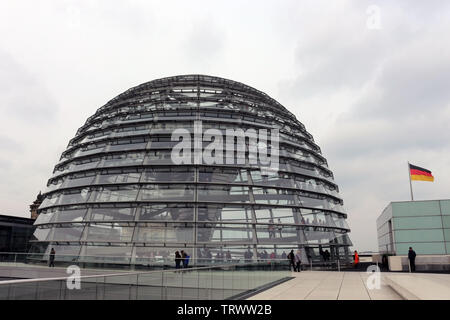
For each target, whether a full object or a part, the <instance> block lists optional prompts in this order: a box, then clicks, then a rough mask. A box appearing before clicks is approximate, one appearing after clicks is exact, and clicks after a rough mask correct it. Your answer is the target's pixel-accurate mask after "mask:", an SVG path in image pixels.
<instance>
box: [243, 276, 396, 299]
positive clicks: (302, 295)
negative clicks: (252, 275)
mask: <svg viewBox="0 0 450 320" xmlns="http://www.w3.org/2000/svg"><path fill="white" fill-rule="evenodd" d="M292 276H293V277H295V278H294V279H292V280H289V281H286V282H284V283H282V284H280V285H278V286H275V287H273V288H271V289H269V290H266V291H264V292H261V293H259V294H257V295H254V296H252V297H251V298H249V300H401V299H402V297H401V296H400V295H398V294H397V293H396V292H395V291H394V290H393V289H392V288H391V287H390V286H389V285H388V284H387V283H386V281H385V280H386V279H384V277H383V274H382V277H381V281H380V288H379V289H373V290H370V289H369V288H368V287H367V283H366V280H367V278H368V277H369V274H367V273H365V272H333V271H302V272H293V273H292Z"/></svg>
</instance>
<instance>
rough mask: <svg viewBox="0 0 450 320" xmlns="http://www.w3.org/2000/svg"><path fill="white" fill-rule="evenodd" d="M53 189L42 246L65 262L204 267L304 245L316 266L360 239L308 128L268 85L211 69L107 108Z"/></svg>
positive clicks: (147, 86) (46, 203) (91, 122)
mask: <svg viewBox="0 0 450 320" xmlns="http://www.w3.org/2000/svg"><path fill="white" fill-rule="evenodd" d="M230 132H231V133H233V135H234V136H232V138H230V139H229V137H230ZM242 132H244V138H243V139H240V137H238V134H239V133H242ZM269 132H270V136H269ZM264 133H266V134H267V135H266V137H267V139H264V138H263V134H264ZM199 134H200V140H199V139H198V135H199ZM221 134H222V135H223V138H221V137H220V135H221ZM180 145H181V148H180ZM212 145H213V146H212ZM186 146H187V147H186ZM218 146H220V148H223V149H224V150H223V151H222V149H220V148H219V147H218ZM225 149H226V150H225ZM174 150H175V151H176V152H174ZM230 150H231V151H230ZM262 151H265V153H266V154H265V155H266V156H267V157H265V159H262V157H261V155H263V154H264V152H262ZM198 154H200V155H203V158H202V156H200V159H199V158H198V157H197V155H198ZM255 154H256V157H257V159H256V161H254V160H255V159H254V158H252V155H255ZM269 154H270V155H271V156H270V157H268V155H269ZM205 155H209V158H208V157H207V156H205ZM180 159H181V160H180ZM211 159H212V160H213V161H211ZM262 160H265V162H264V163H263V161H262ZM269 160H270V161H271V162H270V164H269V165H266V164H267V162H268V161H269ZM43 196H44V197H45V199H44V200H43V202H42V204H41V205H40V207H39V210H38V213H39V217H38V219H37V220H36V223H35V225H36V227H37V230H36V232H35V237H36V241H35V242H34V244H33V250H32V251H33V252H35V253H36V254H42V255H44V256H45V255H48V252H49V250H50V247H54V248H55V250H56V252H57V259H63V258H64V256H67V257H68V259H73V257H76V259H78V260H80V259H81V260H86V261H87V260H89V261H96V260H97V259H100V260H102V261H105V260H107V261H114V262H117V263H132V264H139V263H144V264H145V263H146V261H148V260H151V259H160V260H161V259H163V260H164V259H168V261H172V260H173V254H174V252H175V251H176V250H184V251H186V252H187V253H188V254H189V255H190V256H191V261H193V263H194V264H195V263H204V262H207V261H211V260H212V261H215V260H223V259H229V260H230V259H231V260H243V259H245V260H254V259H256V258H282V257H284V255H285V254H286V253H288V252H289V251H290V250H292V249H294V250H295V249H297V248H302V249H304V250H303V251H302V252H303V255H304V261H305V262H306V261H309V259H313V260H320V259H321V254H320V253H321V252H323V251H325V250H328V251H329V252H330V254H331V258H332V259H338V258H339V259H342V260H345V259H347V258H348V256H349V254H348V247H349V246H351V242H350V239H349V237H348V232H349V231H350V230H349V227H348V225H347V223H346V217H347V215H346V213H345V211H344V209H343V201H342V199H341V197H340V196H339V189H338V186H337V185H336V184H335V182H334V180H333V173H332V172H331V171H330V169H329V168H328V164H327V161H326V159H325V158H324V157H323V156H322V155H321V150H320V148H319V146H318V145H317V144H316V143H315V142H314V139H313V137H312V135H311V134H310V133H308V132H307V131H306V129H305V126H304V125H303V124H302V123H300V122H299V121H298V120H297V119H296V118H295V116H294V115H293V114H292V113H290V112H289V111H288V110H287V109H286V108H284V107H283V106H282V105H281V104H279V103H278V102H277V101H275V100H274V99H272V98H270V97H269V96H268V95H266V94H264V93H263V92H261V91H258V90H256V89H254V88H251V87H249V86H247V85H244V84H242V83H239V82H235V81H231V80H226V79H222V78H217V77H211V76H203V75H185V76H175V77H169V78H163V79H158V80H154V81H150V82H147V83H144V84H141V85H139V86H137V87H134V88H131V89H129V90H127V91H125V92H124V93H122V94H120V95H118V96H117V97H115V98H114V99H112V100H111V101H109V102H108V103H107V104H106V105H104V106H102V107H101V108H99V109H98V110H97V111H96V112H95V114H94V115H93V116H91V117H89V118H88V119H87V121H86V123H85V124H84V125H83V126H82V127H81V128H79V130H78V131H77V133H76V136H75V137H74V138H73V139H72V140H71V141H70V142H69V145H68V147H67V149H66V150H65V151H64V152H63V154H62V156H61V159H60V161H59V162H58V163H57V164H56V166H55V169H54V172H53V175H52V176H51V178H50V179H49V181H48V186H47V190H46V191H45V192H44V193H43Z"/></svg>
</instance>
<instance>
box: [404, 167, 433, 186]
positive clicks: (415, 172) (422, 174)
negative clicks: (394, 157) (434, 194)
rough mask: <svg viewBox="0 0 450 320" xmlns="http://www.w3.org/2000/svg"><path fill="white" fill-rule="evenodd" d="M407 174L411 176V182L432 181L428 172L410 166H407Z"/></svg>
mask: <svg viewBox="0 0 450 320" xmlns="http://www.w3.org/2000/svg"><path fill="white" fill-rule="evenodd" d="M409 174H410V175H411V180H420V181H431V182H433V181H434V177H433V175H432V174H431V171H430V170H427V169H424V168H421V167H418V166H415V165H412V164H410V165H409Z"/></svg>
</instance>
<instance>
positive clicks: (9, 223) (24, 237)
mask: <svg viewBox="0 0 450 320" xmlns="http://www.w3.org/2000/svg"><path fill="white" fill-rule="evenodd" d="M33 223H34V219H28V218H22V217H14V216H6V215H0V252H24V253H25V252H27V251H28V250H29V249H30V240H31V239H32V236H33V232H34V229H35V227H34V226H33Z"/></svg>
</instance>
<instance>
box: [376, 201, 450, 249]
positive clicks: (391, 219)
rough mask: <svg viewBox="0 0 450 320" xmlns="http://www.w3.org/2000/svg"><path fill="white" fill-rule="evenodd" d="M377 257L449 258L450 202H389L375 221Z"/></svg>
mask: <svg viewBox="0 0 450 320" xmlns="http://www.w3.org/2000/svg"><path fill="white" fill-rule="evenodd" d="M377 235H378V248H379V252H380V253H387V254H393V255H407V254H408V249H409V247H412V248H413V249H414V251H415V252H416V253H417V254H418V255H446V254H447V255H448V254H450V200H430V201H403V202H391V203H390V204H389V205H388V206H387V207H386V209H384V210H383V213H382V214H381V215H380V216H379V217H378V219H377Z"/></svg>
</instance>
